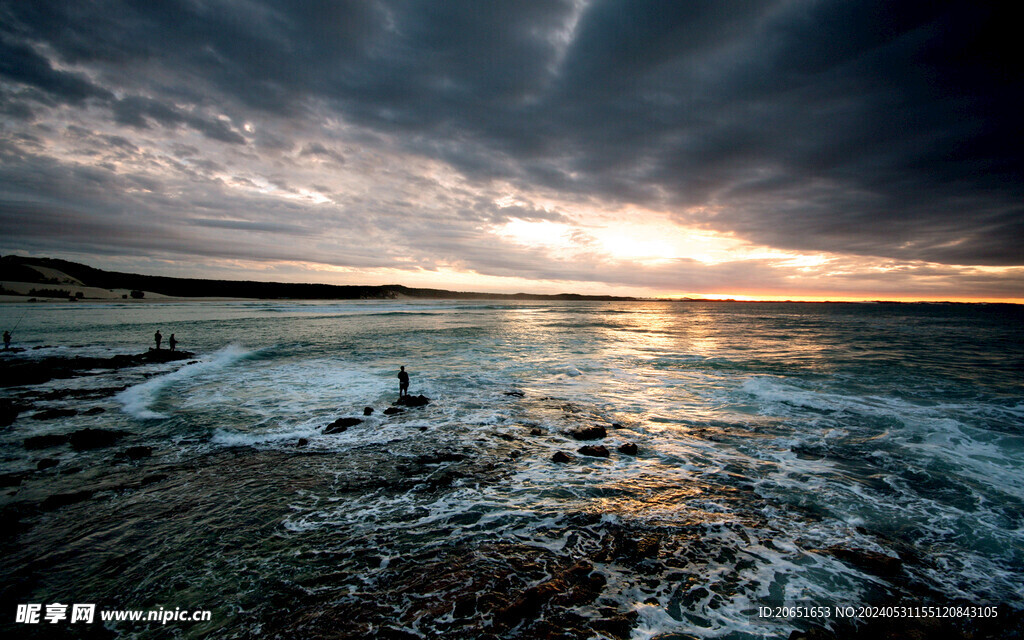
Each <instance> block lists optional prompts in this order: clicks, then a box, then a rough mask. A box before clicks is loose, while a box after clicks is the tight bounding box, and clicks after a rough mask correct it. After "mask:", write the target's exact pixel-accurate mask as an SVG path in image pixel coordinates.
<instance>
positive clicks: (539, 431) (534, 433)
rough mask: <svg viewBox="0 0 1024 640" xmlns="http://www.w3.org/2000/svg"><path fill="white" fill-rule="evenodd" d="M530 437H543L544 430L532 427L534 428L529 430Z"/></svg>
mask: <svg viewBox="0 0 1024 640" xmlns="http://www.w3.org/2000/svg"><path fill="white" fill-rule="evenodd" d="M530 435H531V436H542V435H544V430H543V429H541V428H540V427H534V428H532V429H530Z"/></svg>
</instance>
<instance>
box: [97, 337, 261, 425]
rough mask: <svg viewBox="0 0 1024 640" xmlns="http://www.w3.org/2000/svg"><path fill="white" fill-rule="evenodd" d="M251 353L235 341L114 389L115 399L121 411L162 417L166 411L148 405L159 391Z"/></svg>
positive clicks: (209, 372) (155, 399)
mask: <svg viewBox="0 0 1024 640" xmlns="http://www.w3.org/2000/svg"><path fill="white" fill-rule="evenodd" d="M253 353H254V352H253V351H249V350H246V349H244V348H242V347H240V346H238V345H229V346H227V347H224V348H223V349H221V350H219V351H216V352H214V353H212V354H211V355H210V356H209V357H207V358H205V359H203V360H200V361H199V362H197V363H196V364H191V365H184V366H182V367H180V368H178V369H176V370H175V371H172V372H170V373H165V374H163V375H158V376H155V377H153V378H150V379H149V380H147V381H145V382H143V383H141V384H137V385H134V386H132V387H129V388H127V389H125V390H124V391H122V392H120V393H118V394H117V396H115V399H116V400H117V401H118V402H120V403H121V405H122V408H123V409H124V411H125V413H127V414H129V415H131V416H133V417H135V418H138V419H139V420H152V419H165V418H167V417H169V416H168V415H167V414H165V413H162V412H159V411H154V410H153V409H152V406H153V404H154V403H155V402H156V401H157V400H158V399H159V397H160V395H161V394H162V393H163V392H165V391H166V390H168V389H170V388H171V387H174V386H175V385H179V384H185V383H188V382H189V381H191V380H195V379H197V378H199V377H201V376H206V375H210V374H211V373H214V372H218V371H220V370H221V369H224V368H225V367H228V366H230V365H232V364H234V363H235V362H238V361H239V360H242V359H243V358H245V357H247V356H249V355H251V354H253Z"/></svg>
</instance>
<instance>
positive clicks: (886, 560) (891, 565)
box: [825, 546, 903, 578]
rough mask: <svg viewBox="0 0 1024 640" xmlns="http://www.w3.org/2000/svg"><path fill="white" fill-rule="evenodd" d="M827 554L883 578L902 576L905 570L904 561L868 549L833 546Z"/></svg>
mask: <svg viewBox="0 0 1024 640" xmlns="http://www.w3.org/2000/svg"><path fill="white" fill-rule="evenodd" d="M825 553H828V554H829V555H832V556H834V557H836V558H838V559H840V560H842V561H843V562H846V563H848V564H852V565H853V566H855V567H857V568H858V569H860V570H862V571H864V572H866V573H870V574H872V575H876V576H879V577H882V578H891V577H893V576H897V575H899V574H900V571H901V570H902V569H903V561H902V560H900V559H899V558H893V557H892V556H887V555H885V554H882V553H877V552H875V551H868V550H866V549H850V548H847V547H840V546H833V547H829V548H827V549H825Z"/></svg>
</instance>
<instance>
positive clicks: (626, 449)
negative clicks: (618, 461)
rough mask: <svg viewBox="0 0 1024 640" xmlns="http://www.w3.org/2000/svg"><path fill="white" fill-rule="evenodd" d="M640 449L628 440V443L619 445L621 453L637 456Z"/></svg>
mask: <svg viewBox="0 0 1024 640" xmlns="http://www.w3.org/2000/svg"><path fill="white" fill-rule="evenodd" d="M638 451H639V449H638V448H637V446H636V445H635V444H633V443H632V442H627V443H626V444H624V445H622V446H621V447H619V453H624V454H626V455H627V456H635V455H636V454H637V452H638Z"/></svg>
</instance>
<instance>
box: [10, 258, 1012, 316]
mask: <svg viewBox="0 0 1024 640" xmlns="http://www.w3.org/2000/svg"><path fill="white" fill-rule="evenodd" d="M57 291H61V292H64V293H66V296H54V295H52V294H53V293H55V292H57ZM35 292H38V293H35ZM33 298H34V299H35V302H45V303H68V304H74V302H72V301H70V300H69V298H75V302H132V303H136V302H149V303H152V302H186V301H187V302H200V301H210V302H214V301H221V302H228V301H275V300H277V301H292V302H298V301H310V302H312V301H342V300H376V301H384V300H493V301H505V302H514V301H536V302H545V301H547V302H551V301H580V302H673V303H693V302H710V303H721V302H733V303H736V302H742V303H758V304H764V303H768V304H826V303H827V304H950V305H952V304H956V305H968V304H980V305H1013V306H1020V303H1016V302H1008V301H1007V302H1003V301H982V300H979V301H953V300H907V301H904V300H742V299H732V298H689V297H688V298H653V297H652V298H641V297H633V296H612V295H584V294H577V293H558V294H539V293H538V294H534V293H481V292H473V291H449V290H445V289H428V288H415V287H406V286H404V285H397V284H393V285H332V284H314V283H287V282H257V281H248V280H206V279H198V278H173V277H168V276H149V275H142V274H134V273H121V272H117V271H104V270H102V269H96V268H94V267H90V266H88V265H84V264H79V263H76V262H70V261H67V260H59V259H55V258H26V257H22V256H13V255H8V256H2V257H0V304H2V303H12V302H13V303H17V302H30V301H31V300H32V299H33Z"/></svg>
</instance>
